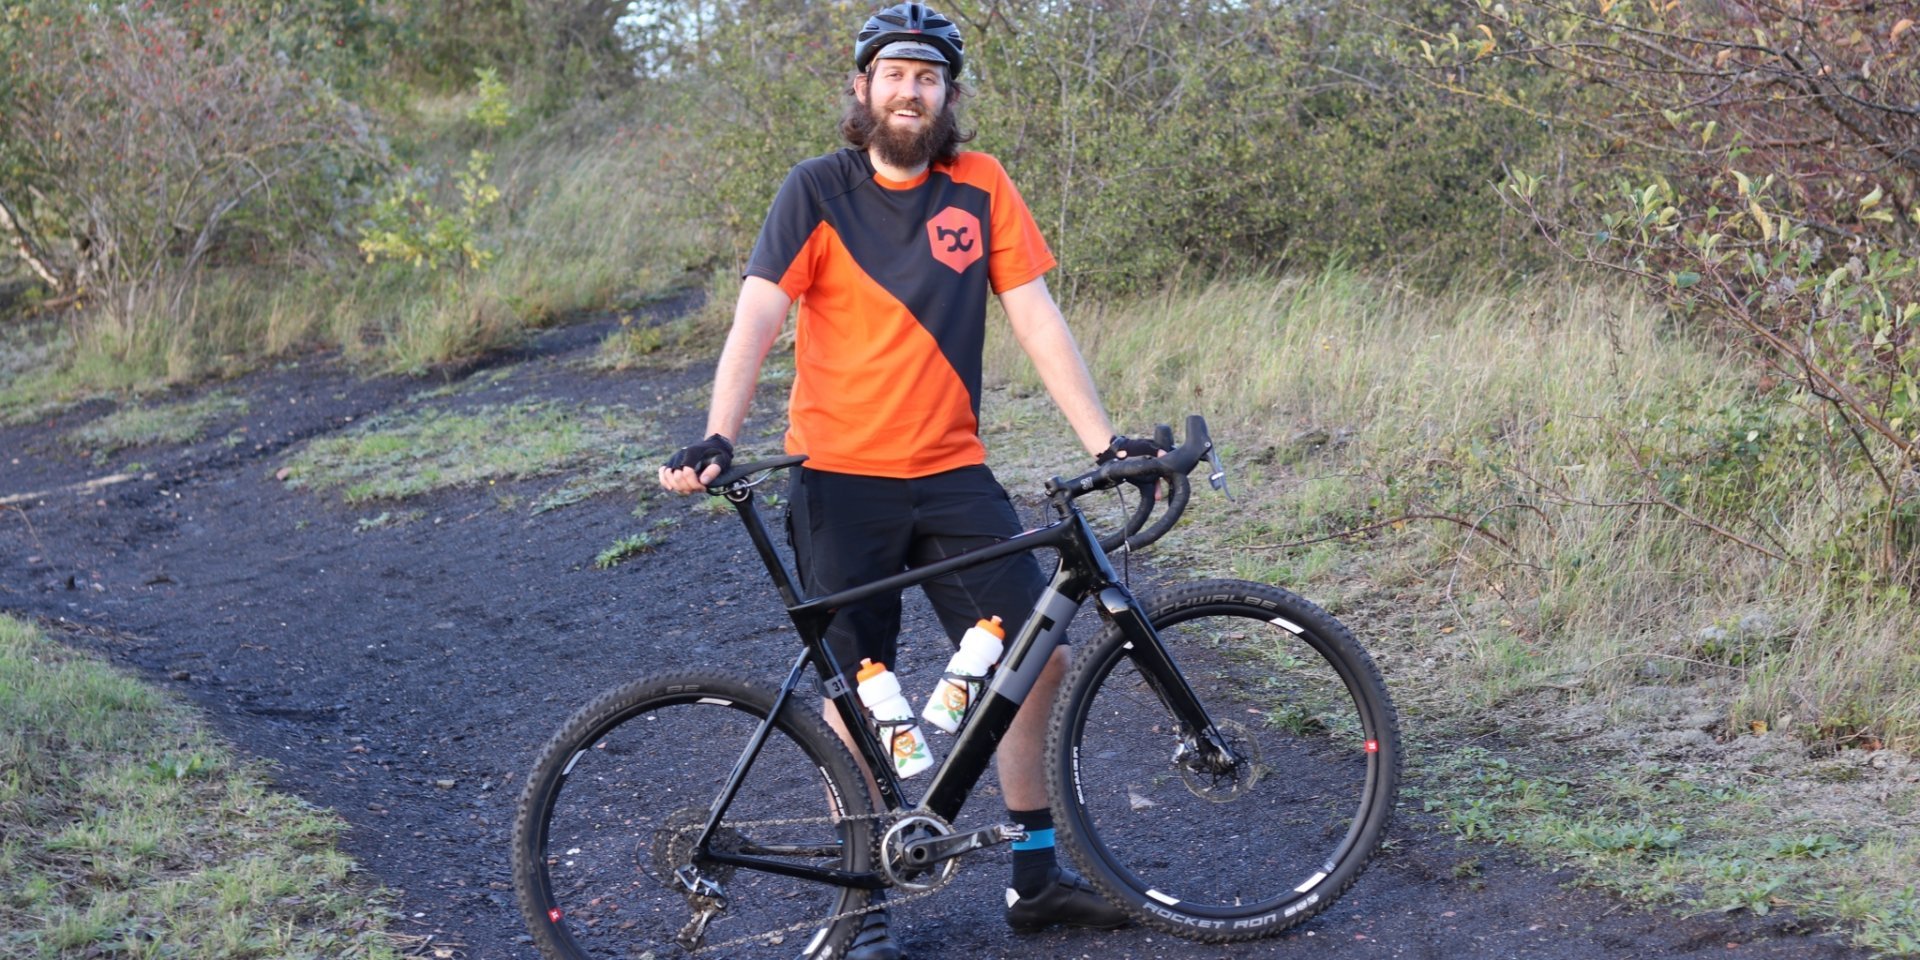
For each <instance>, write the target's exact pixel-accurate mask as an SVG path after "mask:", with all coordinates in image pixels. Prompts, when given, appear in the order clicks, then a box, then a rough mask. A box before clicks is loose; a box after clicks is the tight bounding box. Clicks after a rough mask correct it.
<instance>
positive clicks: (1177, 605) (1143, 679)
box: [1047, 581, 1400, 941]
mask: <svg viewBox="0 0 1920 960" xmlns="http://www.w3.org/2000/svg"><path fill="white" fill-rule="evenodd" d="M1147 610H1148V619H1149V620H1150V622H1152V623H1153V625H1154V629H1155V631H1156V632H1158V633H1159V634H1160V637H1161V639H1162V640H1163V641H1164V643H1165V645H1166V647H1167V649H1168V650H1169V651H1170V652H1171V654H1172V655H1173V657H1174V658H1175V659H1176V660H1177V662H1178V663H1179V664H1180V665H1181V670H1182V672H1183V674H1184V675H1185V676H1186V677H1187V680H1188V682H1189V685H1190V686H1192V687H1193V688H1194V690H1195V691H1196V692H1197V694H1198V696H1199V697H1200V700H1201V703H1202V704H1203V705H1204V706H1205V708H1206V711H1207V713H1208V715H1209V716H1210V717H1211V719H1212V720H1213V721H1214V723H1215V725H1216V726H1217V727H1218V728H1219V730H1220V733H1221V735H1222V737H1223V738H1224V740H1225V741H1226V746H1227V747H1228V750H1229V753H1230V755H1231V756H1230V757H1228V758H1222V757H1221V756H1220V755H1219V754H1217V753H1215V752H1212V751H1209V750H1206V749H1202V748H1201V745H1200V744H1199V743H1198V741H1197V739H1196V738H1195V737H1194V736H1193V735H1192V732H1191V731H1187V730H1184V729H1183V728H1182V725H1181V724H1180V723H1179V722H1178V721H1176V720H1175V719H1174V715H1173V713H1172V712H1171V711H1170V710H1169V709H1168V708H1167V706H1166V704H1165V697H1164V696H1163V695H1162V694H1161V692H1160V690H1159V685H1158V684H1157V683H1155V682H1154V681H1153V680H1152V678H1151V676H1150V675H1149V674H1148V673H1147V672H1145V671H1143V670H1142V668H1141V667H1140V666H1139V665H1138V664H1137V663H1136V662H1135V658H1134V655H1133V654H1134V650H1133V647H1132V645H1131V644H1130V643H1129V642H1128V641H1127V640H1126V638H1125V637H1123V636H1121V635H1120V633H1119V631H1118V629H1117V628H1116V627H1113V626H1111V625H1110V626H1109V627H1108V628H1107V630H1106V631H1105V632H1104V633H1103V634H1102V635H1101V636H1100V638H1099V639H1097V640H1096V641H1095V642H1093V643H1092V644H1089V645H1088V646H1087V647H1086V648H1085V649H1083V650H1080V651H1076V654H1075V663H1074V666H1073V670H1072V672H1070V673H1069V674H1068V676H1067V679H1066V681H1065V684H1064V689H1063V690H1062V691H1061V695H1060V698H1059V700H1058V701H1056V702H1055V704H1054V711H1053V717H1052V729H1051V731H1050V735H1049V738H1048V760H1047V767H1048V778H1049V783H1048V786H1049V788H1050V790H1051V796H1052V797H1053V801H1054V820H1055V823H1056V824H1057V825H1058V826H1059V828H1060V832H1061V839H1062V842H1063V845H1064V846H1065V847H1066V848H1067V850H1068V851H1069V853H1070V854H1071V855H1072V856H1073V859H1074V861H1075V862H1076V863H1077V864H1078V865H1079V867H1080V868H1081V870H1082V871H1083V872H1085V874H1086V875H1087V877H1088V879H1090V880H1092V881H1093V883H1094V884H1095V886H1097V887H1098V888H1099V889H1100V891H1101V893H1103V894H1104V895H1106V897H1107V898H1108V899H1109V900H1111V901H1112V902H1113V903H1114V904H1116V905H1117V906H1119V907H1121V908H1122V909H1124V910H1126V911H1127V912H1128V913H1130V914H1132V915H1133V916H1134V917H1136V918H1137V919H1139V920H1141V921H1142V922H1144V923H1147V924H1150V925H1152V926H1155V927H1159V928H1161V929H1164V930H1167V931H1169V932H1172V933H1176V934H1179V935H1181V936H1186V937H1192V938H1195V939H1201V940H1211V941H1227V940H1247V939H1253V938H1255V937H1262V936H1268V935H1271V934H1273V933H1276V932H1278V931H1280V930H1283V929H1286V928H1287V927H1290V926H1293V925H1294V924H1297V923H1299V922H1301V921H1302V920H1305V919H1306V918H1308V917H1311V916H1313V915H1314V914H1316V913H1318V912H1319V911H1321V910H1324V909H1326V907H1327V905H1328V904H1330V903H1332V902H1333V900H1334V899H1335V898H1336V897H1338V896H1339V895H1340V894H1341V893H1343V892H1345V891H1346V889H1347V887H1348V886H1349V885H1351V884H1352V883H1353V881H1354V880H1355V878H1357V877H1358V876H1359V875H1360V871H1361V870H1362V869H1363V868H1364V867H1365V866H1366V863H1367V860H1368V858H1369V857H1371V856H1372V855H1373V852H1374V850H1375V849H1376V848H1378V846H1379V844H1380V841H1381V839H1382V837H1383V835H1384V832H1385V830H1386V826H1387V821H1388V819H1389V816H1390V815H1391V813H1392V810H1393V803H1394V796H1395V793H1396V791H1397V789H1398V782H1399V766H1400V744H1399V733H1398V729H1397V723H1396V718H1395V716H1394V711H1393V705H1392V703H1391V702H1390V701H1389V700H1388V698H1387V692H1386V687H1385V685H1384V684H1383V683H1382V682H1381V679H1380V673H1379V670H1378V669H1377V668H1376V667H1375V666H1374V664H1373V661H1372V659H1371V658H1370V657H1368V656H1367V654H1366V651H1364V650H1362V649H1361V648H1360V646H1359V644H1357V643H1356V642H1354V639H1353V637H1352V635H1350V634H1349V633H1348V632H1347V630H1346V628H1345V627H1343V626H1341V624H1340V623H1339V621H1337V620H1335V619H1334V618H1333V617H1331V616H1329V615H1327V613H1326V612H1325V611H1323V610H1321V609H1320V608H1318V607H1316V606H1314V605H1313V604H1311V603H1309V602H1307V601H1305V600H1303V599H1301V598H1299V597H1297V596H1295V595H1293V594H1291V593H1289V592H1287V591H1285V590H1281V589H1279V588H1277V587H1270V586H1266V585H1264V584H1255V583H1243V582H1232V581H1211V582H1202V583H1194V584H1187V585H1183V586H1181V587H1179V588H1177V589H1175V590H1173V591H1171V592H1169V593H1167V594H1165V595H1163V596H1160V597H1158V598H1155V599H1154V600H1153V601H1151V602H1150V603H1148V605H1147Z"/></svg>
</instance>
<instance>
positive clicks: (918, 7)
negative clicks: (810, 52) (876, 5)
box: [853, 3, 966, 77]
mask: <svg viewBox="0 0 1920 960" xmlns="http://www.w3.org/2000/svg"><path fill="white" fill-rule="evenodd" d="M900 40H907V41H911V42H914V43H924V44H926V45H928V46H930V47H933V48H934V49H935V50H938V51H940V54H941V56H944V57H946V58H947V71H948V73H947V76H948V77H957V76H959V75H960V63H961V50H962V49H963V48H965V47H966V43H965V41H962V40H961V39H960V28H959V27H957V26H955V25H954V23H953V21H952V20H948V19H947V18H946V17H945V16H944V15H942V14H941V13H940V12H938V11H936V10H934V9H933V8H932V7H929V6H927V5H926V4H924V3H897V4H894V5H893V6H891V7H888V8H886V9H885V10H882V11H880V12H879V13H876V14H874V15H873V16H871V17H868V18H867V23H866V26H863V27H861V28H860V34H859V36H857V37H855V38H854V41H853V66H854V69H856V70H860V71H862V72H865V71H866V69H867V65H868V64H871V63H872V62H873V58H874V56H875V55H876V54H878V53H879V52H880V50H881V48H883V47H885V46H886V45H887V44H890V43H894V42H896V41H900Z"/></svg>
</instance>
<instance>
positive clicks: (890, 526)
mask: <svg viewBox="0 0 1920 960" xmlns="http://www.w3.org/2000/svg"><path fill="white" fill-rule="evenodd" d="M789 491H790V496H789V501H788V507H787V536H788V538H789V541H790V542H791V543H792V544H793V553H794V562H795V564H796V565H797V566H798V567H799V568H800V582H801V586H802V588H803V589H804V590H805V591H806V592H807V594H808V595H809V596H815V597H817V596H821V595H823V594H828V593H832V592H834V591H837V590H846V589H849V588H852V587H857V586H860V585H861V584H865V583H872V582H873V581H875V580H878V579H880V578H882V577H886V576H890V575H892V574H896V573H899V572H901V571H903V570H907V569H911V568H913V567H919V566H925V565H926V564H929V563H932V562H934V561H936V560H941V559H944V558H946V557H950V556H953V555H954V554H957V553H960V552H962V551H965V550H970V549H973V548H974V547H979V546H983V545H986V544H989V543H993V542H995V541H998V540H1005V539H1007V538H1008V537H1011V536H1013V535H1014V534H1016V533H1019V532H1020V529H1021V527H1020V518H1019V516H1018V515H1017V514H1015V513H1014V510H1013V504H1012V503H1011V502H1009V501H1008V500H1007V491H1006V490H1005V489H1004V488H1002V487H1001V486H1000V483H999V481H997V480H995V479H994V478H993V471H991V470H988V469H987V468H986V466H985V465H980V466H971V467H961V468H959V469H957V470H949V471H946V472H944V473H936V474H934V475H932V476H927V477H916V478H913V479H910V480H900V479H895V478H891V477H865V476H855V475H852V474H845V473H827V472H824V471H820V470H808V469H805V468H804V467H795V468H794V470H793V481H792V484H791V485H790V487H789ZM921 589H923V590H925V591H926V593H927V599H928V600H930V601H932V603H933V609H934V612H935V613H936V614H938V615H939V617H940V625H941V626H942V627H943V628H945V630H946V632H947V637H948V639H950V640H951V641H952V642H953V643H954V644H956V645H958V644H959V642H960V636H961V635H962V634H963V633H965V632H966V630H967V628H968V627H971V626H973V625H974V623H975V622H976V621H978V620H981V619H984V618H986V617H992V616H998V617H999V618H1000V619H1001V620H1002V621H1004V623H1005V626H1006V629H1007V636H1008V638H1012V637H1013V635H1014V633H1015V632H1016V631H1018V630H1019V629H1020V625H1021V624H1023V623H1025V622H1026V619H1027V615H1028V614H1030V613H1032V612H1033V607H1034V604H1035V603H1037V602H1038V601H1039V599H1040V593H1041V591H1042V590H1044V589H1046V580H1045V578H1044V577H1042V576H1041V574H1040V564H1039V562H1038V561H1037V560H1035V559H1034V557H1033V554H1031V553H1018V554H1014V555H1012V556H1009V557H1003V558H1001V559H998V560H994V561H992V562H990V563H985V564H982V565H980V566H977V567H970V568H968V569H966V570H961V571H958V572H956V573H952V574H948V575H947V576H944V577H940V578H939V579H936V580H929V581H927V582H926V583H925V584H923V585H922V587H921ZM899 635H900V593H899V591H895V592H893V593H890V594H881V595H879V596H874V597H869V598H867V599H865V600H862V601H860V602H859V603H855V604H851V605H849V606H846V607H842V608H841V609H840V610H839V611H837V612H836V613H835V614H834V617H833V622H832V623H831V624H830V625H829V626H828V627H827V637H826V642H827V648H828V649H829V650H831V651H833V655H834V658H835V659H837V660H838V661H839V662H840V666H841V669H842V670H843V671H845V675H846V677H847V679H848V682H849V683H851V682H852V680H853V673H854V671H855V670H857V669H859V666H860V661H861V659H862V658H867V659H871V660H873V661H875V662H878V663H884V664H886V665H887V666H888V667H895V666H897V664H895V662H894V657H895V655H896V653H897V652H898V640H899Z"/></svg>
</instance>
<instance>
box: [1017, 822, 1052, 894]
mask: <svg viewBox="0 0 1920 960" xmlns="http://www.w3.org/2000/svg"><path fill="white" fill-rule="evenodd" d="M1007 816H1009V817H1012V818H1013V822H1014V823H1017V824H1019V825H1020V826H1021V828H1022V829H1024V830H1026V831H1027V838H1026V839H1025V840H1016V841H1014V843H1013V892H1014V893H1017V894H1019V895H1021V896H1023V897H1031V896H1033V895H1034V894H1037V893H1039V892H1040V891H1042V890H1045V889H1046V888H1047V884H1048V882H1050V881H1051V880H1052V879H1053V867H1054V856H1053V811H1051V810H1046V809H1040V810H1008V811H1007Z"/></svg>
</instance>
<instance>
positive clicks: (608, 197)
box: [0, 97, 716, 423]
mask: <svg viewBox="0 0 1920 960" xmlns="http://www.w3.org/2000/svg"><path fill="white" fill-rule="evenodd" d="M661 109H662V108H661V107H660V106H659V105H657V104H654V103H650V102H648V101H645V100H642V99H639V98H637V97H636V98H628V99H619V98H616V99H614V100H610V101H605V102H602V101H591V102H587V103H583V104H582V105H580V106H578V107H576V108H575V109H573V110H571V111H568V112H565V113H562V114H560V115H558V116H556V117H553V118H551V119H548V120H544V121H541V122H538V123H534V124H530V125H527V126H525V127H524V128H521V129H518V130H517V131H516V133H515V135H514V136H512V137H510V138H508V139H505V140H504V141H502V142H497V143H496V142H490V143H486V144H484V145H483V146H484V147H485V148H486V149H488V150H489V151H491V152H492V153H493V154H494V157H495V159H494V163H493V169H492V177H491V181H492V182H493V183H494V184H495V185H496V186H498V187H499V188H500V189H501V191H502V193H503V197H502V200H501V202H500V203H499V204H497V205H496V206H495V207H494V209H493V210H492V211H490V212H489V215H488V216H489V219H488V220H487V222H486V223H485V225H484V228H483V231H482V233H483V240H484V241H485V242H486V243H487V244H488V245H489V246H490V247H491V248H492V249H494V250H495V252H496V255H495V256H494V258H493V260H492V261H491V262H490V263H488V264H487V265H486V266H484V267H482V268H480V269H477V270H462V269H455V268H451V267H448V268H442V269H441V270H439V271H432V270H417V269H413V268H410V267H407V266H405V265H395V264H381V265H377V266H376V265H367V264H365V263H363V262H362V261H361V259H360V257H359V255H358V253H357V251H354V250H352V249H350V243H347V242H342V243H341V244H340V246H339V248H338V249H334V250H327V251H317V253H320V254H323V255H322V256H319V257H317V258H315V259H317V260H320V261H325V262H326V264H328V265H325V266H322V265H310V266H306V267H301V268H298V269H292V268H277V269H276V268H269V267H250V266H243V265H233V266H223V267H219V268H212V269H208V270H206V271H204V272H203V274H202V276H201V278H200V280H199V282H198V284H197V286H196V288H195V289H194V291H193V292H192V294H191V295H190V296H189V297H188V298H187V299H186V301H185V302H184V303H183V304H182V305H181V306H180V307H179V309H177V310H176V309H174V308H173V306H172V305H171V304H167V303H164V302H162V301H157V300H156V301H153V302H138V301H136V302H134V303H132V304H128V305H124V306H121V307H119V308H118V310H117V311H116V312H115V313H112V314H109V312H108V311H105V310H103V309H99V308H98V307H97V306H95V307H93V308H85V309H83V310H82V312H80V313H78V314H75V315H71V316H61V317H57V318H50V319H51V321H52V322H48V323H43V324H39V325H35V328H34V332H33V335H32V336H28V335H27V334H26V333H24V332H23V331H25V330H26V328H27V325H26V324H21V323H19V322H17V321H14V320H11V319H8V320H7V321H6V322H4V323H0V422H9V423H11V422H19V421H22V420H27V419H31V418H33V417H35V416H39V415H42V414H44V413H46V412H48V411H51V410H55V409H59V408H60V407H62V406H65V405H68V404H72V403H75V402H78V401H81V400H85V399H89V398H92V397H99V396H111V395H118V394H126V393H139V392H150V391H153V390H156V389H159V388H161V387H164V386H168V385H174V384H182V383H193V382H197V381H200V380H203V379H206V378H208V377H211V376H221V375H230V374H234V373H237V372H240V371H244V370H247V369H250V368H253V367H257V366H259V365H260V364H262V363H264V362H267V361H269V360H271V359H272V358H274V357H277V356H282V355H284V354H286V353H288V352H290V351H292V350H295V349H297V348H301V347H303V346H307V345H314V344H318V345H322V346H329V347H337V348H339V349H341V350H342V351H343V352H344V353H345V355H346V356H347V357H348V358H349V359H350V360H352V361H354V362H356V363H359V364H362V365H365V366H366V367H368V368H371V369H377V370H383V371H401V372H411V373H422V372H425V371H427V370H430V369H433V368H434V367H437V366H439V365H442V364H446V363H449V362H453V361H458V360H461V359H465V358H470V357H474V356H478V355H480V354H483V353H485V352H486V351H488V350H492V349H497V348H499V347H501V346H503V345H506V344H510V343H512V342H514V341H516V340H518V339H520V338H521V337H523V336H525V334H526V332H527V331H528V330H529V329H531V328H535V327H538V326H541V325H543V324H546V323H548V322H550V321H551V320H553V319H554V318H556V317H558V316H561V315H563V314H566V313H569V312H572V311H578V310H598V309H612V308H619V307H625V308H631V307H634V306H637V305H639V304H641V303H644V302H647V301H649V300H651V299H654V298H657V297H659V296H661V295H662V294H664V293H667V292H670V291H673V290H678V289H681V288H683V287H688V286H694V285H698V284H699V283H700V282H701V281H702V279H703V278H704V277H705V276H706V274H707V272H708V270H709V269H710V267H711V265H712V263H713V261H714V259H715V256H716V249H715V242H716V241H715V236H716V235H715V232H714V230H713V229H712V228H711V226H710V225H709V224H707V223H706V222H705V221H704V220H703V219H702V218H700V217H697V216H694V215H692V214H691V213H690V212H689V207H688V195H687V192H686V190H685V188H684V181H685V178H686V176H687V175H688V171H689V170H690V169H691V167H690V165H691V164H696V163H700V162H703V154H701V152H700V151H699V150H697V149H695V146H696V145H694V144H691V143H688V142H686V141H685V140H684V139H683V138H682V137H680V136H677V135H675V134H674V133H672V132H671V131H668V130H666V129H665V128H664V127H663V124H664V123H665V122H666V118H665V117H664V116H663V114H662V112H661ZM446 112H447V111H444V110H439V109H438V108H437V107H436V106H435V105H434V104H431V103H429V104H427V105H425V107H424V108H423V109H422V110H421V111H420V113H421V115H423V116H428V115H433V114H436V113H446ZM451 115H454V116H457V115H458V114H457V112H455V113H453V114H451ZM444 125H445V124H442V126H444ZM404 132H405V133H412V134H415V135H417V136H419V137H421V138H422V139H423V140H425V141H426V142H427V146H426V147H425V148H423V149H422V150H421V151H419V152H420V153H421V155H420V156H419V157H417V158H415V165H416V166H424V167H427V168H430V169H443V170H444V169H451V168H452V167H454V166H464V165H465V163H466V158H467V152H468V150H469V149H471V148H472V147H473V146H475V145H476V144H474V143H472V142H470V138H462V137H460V136H453V135H451V134H450V132H449V131H447V130H443V129H439V128H438V127H434V126H433V125H432V124H431V123H428V124H425V125H424V126H423V127H422V128H421V129H418V130H409V131H404ZM637 171H643V172H644V174H643V175H636V172H637ZM440 179H441V180H442V181H444V182H443V183H442V184H441V186H440V187H439V189H440V190H442V191H443V192H444V194H445V195H444V196H436V197H435V198H434V200H435V202H436V204H438V205H440V206H442V207H445V206H447V204H448V201H449V200H450V199H452V197H453V194H454V192H455V191H454V186H453V184H452V178H451V177H444V176H443V177H441V178H440Z"/></svg>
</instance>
